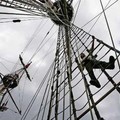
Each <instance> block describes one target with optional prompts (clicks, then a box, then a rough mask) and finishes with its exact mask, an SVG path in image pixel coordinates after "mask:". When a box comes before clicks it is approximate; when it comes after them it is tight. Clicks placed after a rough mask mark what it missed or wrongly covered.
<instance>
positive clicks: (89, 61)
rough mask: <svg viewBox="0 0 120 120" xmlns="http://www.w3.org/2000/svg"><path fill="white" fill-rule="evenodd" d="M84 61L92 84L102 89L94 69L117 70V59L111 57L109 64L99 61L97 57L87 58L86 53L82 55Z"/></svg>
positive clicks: (83, 63)
mask: <svg viewBox="0 0 120 120" xmlns="http://www.w3.org/2000/svg"><path fill="white" fill-rule="evenodd" d="M80 57H81V59H82V66H83V67H85V68H86V70H87V72H88V74H89V76H90V78H91V80H90V84H91V85H94V86H96V87H97V88H100V87H101V85H100V83H99V81H98V80H97V79H96V77H95V75H94V72H93V69H114V68H115V58H114V57H113V56H110V57H109V62H104V61H98V60H96V59H95V57H93V58H91V57H89V56H88V57H86V56H85V54H84V53H81V55H80Z"/></svg>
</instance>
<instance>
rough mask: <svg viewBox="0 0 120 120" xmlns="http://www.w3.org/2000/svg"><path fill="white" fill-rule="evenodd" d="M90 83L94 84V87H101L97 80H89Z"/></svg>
mask: <svg viewBox="0 0 120 120" xmlns="http://www.w3.org/2000/svg"><path fill="white" fill-rule="evenodd" d="M90 84H91V85H93V86H95V87H97V88H100V87H101V85H100V83H99V81H98V80H90Z"/></svg>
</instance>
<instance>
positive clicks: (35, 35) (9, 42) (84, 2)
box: [0, 0, 120, 120]
mask: <svg viewBox="0 0 120 120" xmlns="http://www.w3.org/2000/svg"><path fill="white" fill-rule="evenodd" d="M79 1H80V0H73V6H74V8H75V10H74V13H75V11H76V8H77V5H78V2H79ZM102 1H103V5H104V6H106V4H107V3H108V1H109V0H102ZM114 1H116V0H111V2H110V3H109V5H110V4H112V3H113V2H114ZM109 5H108V6H109ZM0 11H2V12H13V11H14V10H11V9H6V8H3V7H0ZM101 11H102V9H101V5H100V0H81V3H80V7H79V10H78V13H77V16H76V18H75V21H74V24H75V25H77V26H78V27H80V28H81V27H83V26H84V25H85V24H86V23H87V22H88V21H89V20H91V19H92V18H93V17H95V16H96V15H98V14H99V13H100V12H101ZM119 11H120V1H119V0H118V2H117V3H115V4H114V5H113V6H112V7H110V8H109V9H108V10H107V11H106V15H107V18H108V22H109V26H110V29H111V33H112V35H113V40H114V44H115V47H116V48H117V49H119V50H120V33H119V31H120V15H119ZM14 12H17V11H14ZM11 17H13V18H19V17H18V16H11V15H2V14H0V68H1V69H0V72H1V73H2V74H8V73H9V72H13V71H14V70H16V69H19V68H20V67H22V66H21V65H20V62H18V59H19V54H21V55H22V57H23V60H24V62H25V63H27V62H28V61H29V60H30V59H31V58H32V57H33V59H32V65H31V66H30V68H29V74H30V76H31V78H33V79H32V82H30V81H29V80H28V79H27V78H26V76H23V79H22V80H21V82H20V86H19V87H18V88H16V89H15V91H13V95H14V98H15V100H16V102H17V103H18V106H20V107H22V108H23V109H25V108H26V107H27V105H28V103H29V101H30V100H31V98H32V96H33V95H34V93H35V91H36V89H37V87H38V85H39V84H40V82H41V81H42V79H43V78H44V76H45V74H46V72H47V70H48V68H49V66H50V65H51V63H52V61H53V60H54V56H55V49H56V41H57V34H58V26H56V25H54V23H53V22H52V21H51V20H50V19H46V18H42V17H37V18H35V19H34V20H28V19H33V18H28V17H29V16H27V17H26V18H23V17H21V16H20V19H21V20H23V21H21V22H20V23H13V22H12V19H3V18H11ZM96 19H97V18H96ZM96 19H94V20H93V21H92V22H90V23H89V24H87V25H85V26H84V27H83V29H84V30H85V31H87V32H89V30H90V29H91V27H92V26H93V24H94V22H95V21H96ZM24 20H25V21H24ZM53 25H54V26H53ZM52 26H53V27H52ZM51 27H52V29H51ZM48 32H49V34H48V35H47V33H48ZM90 34H92V35H94V36H95V37H97V38H98V39H100V40H103V41H104V42H105V43H107V44H109V45H111V46H112V42H111V40H110V36H109V33H108V29H107V25H106V22H105V19H104V16H103V14H102V15H101V17H100V18H99V20H98V21H97V23H96V24H95V26H94V27H93V29H92V30H91V31H90ZM46 35H47V36H46ZM45 36H46V37H45ZM44 38H45V40H44ZM42 40H44V42H43V43H42V45H41V48H40V50H39V52H37V54H36V55H35V56H33V55H34V53H35V51H36V49H37V47H38V46H39V45H40V43H41V41H42ZM30 41H31V42H30ZM28 43H30V44H29V45H28ZM44 44H45V45H44ZM16 63H18V65H17V67H15V69H14V70H13V68H14V66H15V64H16ZM118 78H119V76H118ZM118 81H119V80H118ZM24 84H25V86H24ZM21 86H22V87H21ZM23 86H24V87H23ZM106 89H107V88H106ZM95 90H96V89H95ZM16 93H17V94H16ZM22 95H23V96H22ZM100 95H101V94H99V95H98V96H97V97H100ZM19 97H20V98H19ZM39 97H41V96H40V95H39ZM26 98H27V99H26ZM19 99H20V101H19ZM40 101H41V100H40ZM108 101H109V102H108ZM37 102H38V101H37ZM81 102H82V101H81ZM8 107H9V108H10V109H12V110H13V111H17V110H16V108H15V106H14V105H13V103H12V102H11V101H9V104H8ZM98 107H99V110H100V113H101V114H102V116H103V117H104V118H105V120H119V118H120V114H119V113H120V96H119V94H118V93H117V92H116V91H115V92H113V93H112V94H111V95H110V96H109V97H108V98H106V99H105V100H104V101H103V103H102V104H100V105H98ZM13 111H11V110H8V111H6V112H4V113H0V120H7V119H8V118H9V120H17V119H18V118H20V117H21V116H20V115H19V114H17V113H14V112H13ZM23 111H24V110H23ZM34 112H35V111H33V113H34ZM28 120H29V119H28ZM81 120H90V118H88V116H87V117H83V118H82V119H81Z"/></svg>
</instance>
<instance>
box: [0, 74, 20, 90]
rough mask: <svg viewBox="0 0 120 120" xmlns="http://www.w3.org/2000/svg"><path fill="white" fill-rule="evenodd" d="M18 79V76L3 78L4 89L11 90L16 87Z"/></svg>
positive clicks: (10, 75) (9, 75)
mask: <svg viewBox="0 0 120 120" xmlns="http://www.w3.org/2000/svg"><path fill="white" fill-rule="evenodd" d="M18 78H19V76H18V74H15V75H12V74H8V75H5V76H4V77H3V79H2V81H3V84H4V86H5V87H6V88H12V89H13V88H15V87H17V86H18V82H17V79H18Z"/></svg>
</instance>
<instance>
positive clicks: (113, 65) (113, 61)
mask: <svg viewBox="0 0 120 120" xmlns="http://www.w3.org/2000/svg"><path fill="white" fill-rule="evenodd" d="M109 63H110V66H109V67H110V69H114V68H115V58H114V57H113V56H110V57H109Z"/></svg>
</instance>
